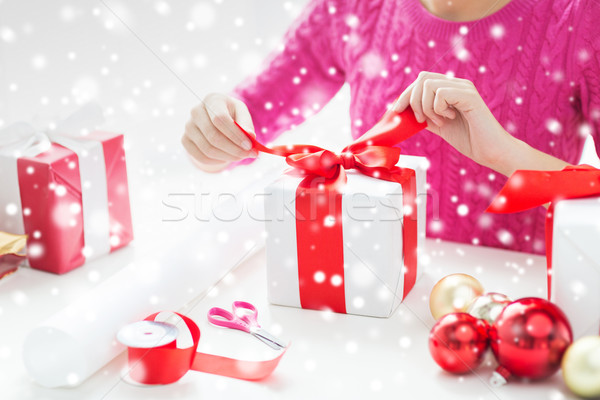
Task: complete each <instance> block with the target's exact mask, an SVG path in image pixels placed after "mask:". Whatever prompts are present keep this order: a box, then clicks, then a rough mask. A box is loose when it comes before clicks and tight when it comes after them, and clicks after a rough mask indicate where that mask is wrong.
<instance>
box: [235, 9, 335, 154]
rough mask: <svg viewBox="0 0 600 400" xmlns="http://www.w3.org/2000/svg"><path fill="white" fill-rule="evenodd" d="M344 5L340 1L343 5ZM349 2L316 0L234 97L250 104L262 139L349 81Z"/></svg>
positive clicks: (292, 123)
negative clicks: (345, 36)
mask: <svg viewBox="0 0 600 400" xmlns="http://www.w3.org/2000/svg"><path fill="white" fill-rule="evenodd" d="M338 3H339V4H338ZM342 4H343V2H342V1H338V0H335V1H334V0H311V1H310V3H309V4H308V6H307V7H306V8H305V9H304V10H303V12H302V14H301V15H300V16H299V17H298V19H297V20H296V21H295V22H294V23H293V24H292V26H291V27H290V28H289V29H288V31H287V33H286V34H285V36H284V39H283V43H282V46H280V48H279V49H277V50H275V51H274V52H273V53H272V54H270V55H269V57H268V58H267V59H266V60H265V62H264V63H263V66H262V71H261V72H259V73H258V74H257V75H256V76H250V77H248V78H247V79H245V80H244V81H243V82H242V83H241V84H239V85H238V86H237V87H236V88H235V89H234V91H233V93H232V95H233V96H234V97H237V98H239V99H240V100H242V101H243V102H244V103H246V105H247V106H248V109H249V110H250V114H251V116H252V120H253V122H254V128H255V131H256V134H257V136H258V138H259V140H261V141H263V142H269V141H272V140H273V139H274V138H276V137H277V136H278V135H280V134H281V133H282V132H284V131H286V130H288V129H290V128H292V127H293V126H295V125H298V124H300V123H301V122H302V121H304V120H305V119H306V118H308V117H309V116H311V115H313V114H315V113H316V112H318V111H319V110H320V109H321V108H322V107H323V106H324V105H325V104H326V103H327V102H328V101H329V100H330V99H331V98H332V97H333V96H334V95H335V93H336V92H337V91H338V90H339V89H340V87H341V86H342V85H343V83H344V81H345V74H344V68H343V66H342V65H341V62H339V60H341V59H342V57H341V56H340V54H341V53H342V45H343V40H342V37H341V35H340V37H337V35H336V26H337V25H338V23H340V22H343V21H339V19H340V16H341V15H342V13H341V7H343V6H342Z"/></svg>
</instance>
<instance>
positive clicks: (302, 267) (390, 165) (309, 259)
mask: <svg viewBox="0 0 600 400" xmlns="http://www.w3.org/2000/svg"><path fill="white" fill-rule="evenodd" d="M426 126H427V125H426V124H425V123H419V122H418V121H417V120H416V119H415V116H414V113H413V112H412V110H410V109H408V110H406V111H404V112H402V113H400V114H397V113H395V112H393V111H388V112H387V113H385V114H384V116H383V117H382V118H381V120H380V121H379V122H378V123H377V124H375V126H373V127H372V128H371V129H370V130H369V131H367V132H366V133H365V134H364V135H363V136H361V137H360V138H359V139H357V140H356V141H355V142H353V143H352V144H351V145H349V146H347V147H345V148H344V149H343V150H342V152H341V153H340V154H335V153H333V152H331V151H329V150H325V149H323V148H321V147H318V146H312V145H288V146H274V147H266V146H264V145H263V144H261V143H260V142H258V141H257V140H256V139H255V138H254V137H253V136H252V135H250V134H248V132H246V131H245V130H244V129H243V128H242V127H240V126H239V125H238V127H239V128H240V129H241V130H242V131H243V132H244V133H246V135H247V136H248V138H249V139H250V140H251V141H252V144H253V148H254V149H255V150H257V151H261V152H264V153H269V154H273V155H278V156H282V157H286V162H287V163H288V164H289V165H291V166H292V167H294V168H296V169H297V170H301V171H304V173H305V175H306V178H305V179H304V180H302V182H300V184H299V185H298V188H297V190H296V240H297V250H298V251H297V254H298V275H299V282H300V288H299V289H300V303H301V305H302V308H310V309H331V310H333V311H335V312H340V313H345V312H346V304H345V295H344V284H343V281H342V283H341V284H339V285H333V284H332V285H331V287H329V288H328V289H327V290H324V289H323V287H322V286H321V284H320V283H318V282H315V279H314V276H315V273H318V272H320V271H322V270H325V271H327V274H328V275H329V276H339V277H341V278H342V279H343V277H344V257H343V254H344V252H343V241H342V235H343V234H342V223H341V221H342V198H341V193H340V191H339V190H338V189H339V188H341V186H343V185H344V184H345V183H346V180H347V177H346V172H345V171H346V170H349V169H355V170H357V171H358V172H360V173H361V174H363V175H366V176H369V177H373V178H376V179H381V180H386V181H391V182H397V183H400V184H402V186H403V202H404V204H405V205H410V206H411V207H407V210H409V211H407V212H405V219H404V229H403V247H404V249H403V251H404V264H405V266H406V272H405V276H404V296H406V294H407V293H408V292H409V291H410V289H411V288H412V287H413V285H414V283H415V280H416V270H417V255H416V247H417V221H416V215H417V214H416V211H417V207H416V203H415V200H416V182H415V171H414V170H412V169H408V168H400V167H397V166H396V163H397V162H398V160H399V158H400V149H399V148H397V147H393V146H394V145H396V144H398V143H400V142H402V141H403V140H405V139H407V138H409V137H411V136H412V135H414V134H415V133H417V132H419V131H421V130H423V129H424V128H425V127H426ZM324 194H325V195H326V196H328V197H327V198H326V200H327V201H321V200H322V197H318V196H323V195H324ZM315 205H316V207H315ZM308 216H310V217H308ZM332 216H333V217H334V218H335V223H334V225H333V226H332V227H329V228H327V229H322V221H324V220H325V219H327V218H331V217H332Z"/></svg>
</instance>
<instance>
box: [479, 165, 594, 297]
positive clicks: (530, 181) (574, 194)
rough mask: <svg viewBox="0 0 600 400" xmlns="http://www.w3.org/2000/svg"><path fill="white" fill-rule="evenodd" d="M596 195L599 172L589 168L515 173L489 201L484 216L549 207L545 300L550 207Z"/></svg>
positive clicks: (548, 255) (551, 225)
mask: <svg viewBox="0 0 600 400" xmlns="http://www.w3.org/2000/svg"><path fill="white" fill-rule="evenodd" d="M596 195H600V170H598V169H596V168H593V167H590V166H589V165H578V166H568V167H566V168H564V169H563V170H561V171H523V170H519V171H516V172H515V173H514V174H512V175H511V176H510V178H509V179H508V181H507V182H506V184H505V185H504V187H502V189H501V190H500V192H499V193H498V195H497V196H496V197H495V198H494V200H493V201H492V204H491V205H490V206H489V207H488V209H487V210H486V211H487V212H493V213H499V214H507V213H514V212H519V211H525V210H529V209H531V208H534V207H537V206H541V205H544V204H547V203H550V206H549V207H548V211H547V212H546V262H547V267H548V299H550V294H551V292H550V290H551V289H550V288H551V286H550V284H551V282H552V232H553V228H554V207H555V205H556V203H557V202H558V201H560V200H565V199H575V198H580V197H588V196H596Z"/></svg>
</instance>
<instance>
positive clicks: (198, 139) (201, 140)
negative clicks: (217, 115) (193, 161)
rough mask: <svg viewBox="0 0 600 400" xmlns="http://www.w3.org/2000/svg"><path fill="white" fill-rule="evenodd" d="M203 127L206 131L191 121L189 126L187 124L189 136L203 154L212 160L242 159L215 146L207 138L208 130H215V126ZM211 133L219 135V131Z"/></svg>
mask: <svg viewBox="0 0 600 400" xmlns="http://www.w3.org/2000/svg"><path fill="white" fill-rule="evenodd" d="M203 129H204V131H201V130H200V129H198V126H196V125H195V124H194V123H192V122H191V121H190V122H189V123H188V126H186V132H189V134H188V135H187V137H188V138H189V139H190V140H191V141H192V143H194V145H196V147H197V148H198V150H199V151H200V152H202V154H204V155H205V156H206V157H208V158H210V159H211V160H215V161H220V162H223V161H237V160H239V159H240V158H239V157H236V156H234V155H232V154H229V153H227V152H225V151H223V150H221V149H220V148H219V147H217V146H214V145H213V144H211V143H210V142H209V141H208V139H207V138H206V136H207V133H206V131H207V130H209V129H213V130H215V128H208V127H204V128H203ZM210 135H219V133H218V132H216V133H210Z"/></svg>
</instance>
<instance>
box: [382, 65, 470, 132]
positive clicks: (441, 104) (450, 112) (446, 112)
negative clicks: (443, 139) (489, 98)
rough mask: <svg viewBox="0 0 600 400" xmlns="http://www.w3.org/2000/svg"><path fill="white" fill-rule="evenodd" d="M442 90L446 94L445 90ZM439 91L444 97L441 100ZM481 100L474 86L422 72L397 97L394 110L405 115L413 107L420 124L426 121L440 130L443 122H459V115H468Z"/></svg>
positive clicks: (456, 79) (462, 80)
mask: <svg viewBox="0 0 600 400" xmlns="http://www.w3.org/2000/svg"><path fill="white" fill-rule="evenodd" d="M442 89H443V90H442ZM440 91H442V94H443V96H442V97H440V96H439V94H440ZM477 97H478V93H477V90H476V89H475V86H474V85H473V83H471V82H470V81H468V80H465V79H458V78H451V77H448V76H446V75H442V74H437V73H433V72H421V73H419V76H418V78H417V79H416V80H415V81H414V82H413V83H412V84H411V85H410V86H409V87H408V88H406V90H405V91H404V92H403V93H402V94H401V95H400V97H398V100H396V102H395V103H394V106H393V109H394V111H396V112H402V111H404V110H405V109H406V108H407V107H408V106H410V107H411V108H412V110H413V112H414V113H415V118H416V119H417V121H419V122H425V121H427V120H429V121H431V122H433V123H434V124H436V125H438V126H440V125H442V124H443V123H444V119H445V118H448V119H454V118H456V113H457V111H460V112H464V111H468V109H469V107H472V106H473V104H470V105H469V103H473V102H474V101H475V100H476V99H477Z"/></svg>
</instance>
